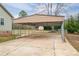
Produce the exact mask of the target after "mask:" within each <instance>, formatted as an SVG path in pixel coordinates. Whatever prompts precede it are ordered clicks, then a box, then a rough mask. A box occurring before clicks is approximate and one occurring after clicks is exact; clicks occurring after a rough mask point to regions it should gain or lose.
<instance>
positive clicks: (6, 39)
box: [0, 35, 16, 43]
mask: <svg viewBox="0 0 79 59" xmlns="http://www.w3.org/2000/svg"><path fill="white" fill-rule="evenodd" d="M15 38H16V36H15V35H12V36H0V43H1V42H5V41H9V40H14V39H15Z"/></svg>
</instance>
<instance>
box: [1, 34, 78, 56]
mask: <svg viewBox="0 0 79 59" xmlns="http://www.w3.org/2000/svg"><path fill="white" fill-rule="evenodd" d="M0 55H3V56H34V55H35V56H44V55H45V56H59V55H62V56H63V55H64V56H70V55H79V53H78V52H77V51H76V50H75V49H74V48H73V47H72V46H71V45H70V44H69V43H68V42H66V43H64V42H62V40H61V35H59V34H52V33H50V34H48V37H41V36H37V37H36V36H29V37H24V38H19V39H16V40H11V41H7V42H4V43H0Z"/></svg>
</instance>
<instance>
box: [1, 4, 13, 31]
mask: <svg viewBox="0 0 79 59" xmlns="http://www.w3.org/2000/svg"><path fill="white" fill-rule="evenodd" d="M12 19H13V16H12V15H11V14H10V13H9V12H8V11H7V9H6V8H5V7H4V6H3V5H2V4H0V33H1V32H11V31H12Z"/></svg>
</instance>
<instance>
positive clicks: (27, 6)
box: [3, 3, 79, 18]
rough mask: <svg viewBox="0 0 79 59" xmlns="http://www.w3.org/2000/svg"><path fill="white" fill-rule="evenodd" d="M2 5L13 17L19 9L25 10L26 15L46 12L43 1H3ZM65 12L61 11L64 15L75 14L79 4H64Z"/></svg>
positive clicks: (77, 11) (16, 15)
mask: <svg viewBox="0 0 79 59" xmlns="http://www.w3.org/2000/svg"><path fill="white" fill-rule="evenodd" d="M3 6H4V7H5V8H6V9H7V10H8V11H9V12H10V13H11V14H12V15H13V16H14V17H15V18H17V17H18V14H19V12H20V11H21V10H24V11H26V12H27V14H28V15H33V14H38V13H39V14H41V13H42V14H45V13H47V11H46V7H45V3H42V4H40V3H4V4H3ZM54 8H55V4H54V3H53V9H52V10H54ZM64 8H65V12H64V13H61V14H62V15H64V16H66V17H67V16H70V15H75V14H77V13H79V4H78V3H73V4H66V6H65V7H64Z"/></svg>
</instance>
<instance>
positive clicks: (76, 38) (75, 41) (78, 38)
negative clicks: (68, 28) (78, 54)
mask: <svg viewBox="0 0 79 59" xmlns="http://www.w3.org/2000/svg"><path fill="white" fill-rule="evenodd" d="M66 37H67V39H68V41H69V42H70V43H71V45H72V46H73V47H74V48H76V50H77V51H79V35H75V34H66Z"/></svg>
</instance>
